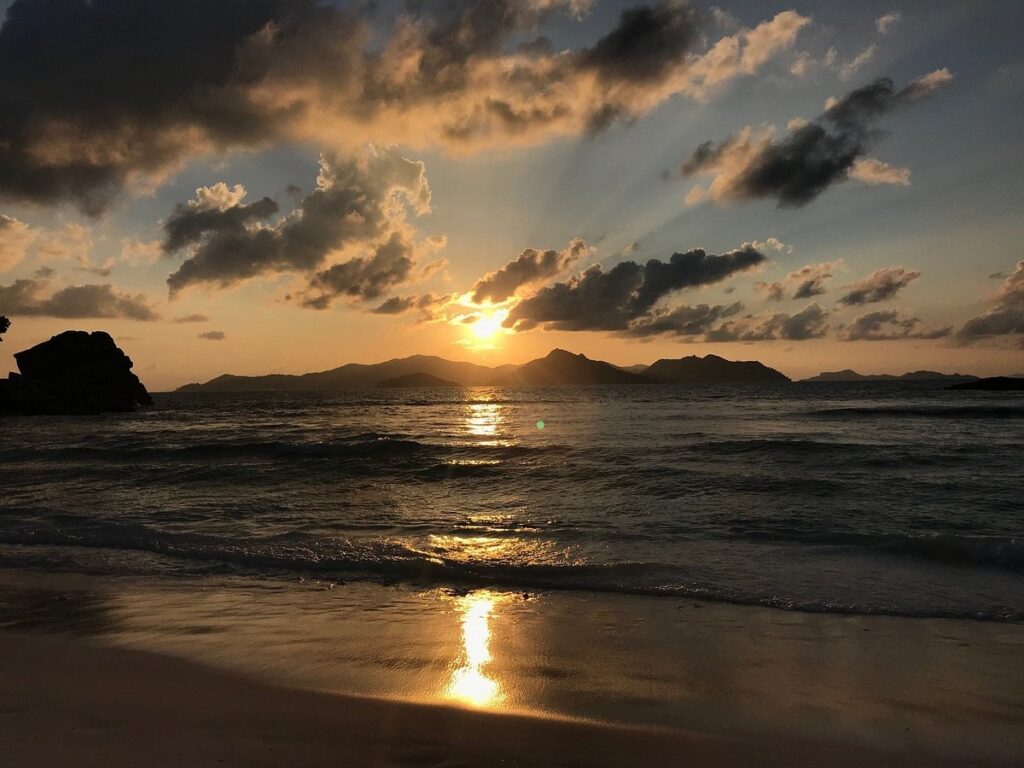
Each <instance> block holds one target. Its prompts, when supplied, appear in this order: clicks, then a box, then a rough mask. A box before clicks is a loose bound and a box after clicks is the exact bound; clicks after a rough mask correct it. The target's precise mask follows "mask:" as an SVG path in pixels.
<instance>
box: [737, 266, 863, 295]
mask: <svg viewBox="0 0 1024 768" xmlns="http://www.w3.org/2000/svg"><path fill="white" fill-rule="evenodd" d="M844 268H845V264H844V263H843V260H842V259H838V260H836V261H825V262H822V263H820V264H806V265H804V266H803V267H800V269H797V270H794V271H792V272H790V273H789V274H788V275H787V276H786V279H785V280H782V281H777V282H774V283H756V284H755V288H756V289H757V290H758V291H760V292H761V293H763V294H765V296H766V298H767V299H768V300H770V301H781V300H782V299H784V298H786V294H787V292H788V291H789V289H790V288H792V294H791V296H790V298H794V299H809V298H811V297H812V296H820V295H821V294H823V293H825V292H826V291H827V290H828V288H827V287H826V286H825V282H826V281H827V280H828V279H829V278H831V277H833V276H834V275H835V273H836V272H837V271H839V270H841V269H844Z"/></svg>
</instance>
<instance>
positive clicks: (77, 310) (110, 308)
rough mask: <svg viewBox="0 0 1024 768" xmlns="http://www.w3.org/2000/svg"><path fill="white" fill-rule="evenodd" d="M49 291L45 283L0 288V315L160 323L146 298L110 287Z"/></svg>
mask: <svg viewBox="0 0 1024 768" xmlns="http://www.w3.org/2000/svg"><path fill="white" fill-rule="evenodd" d="M46 288H47V285H46V283H45V282H40V281H38V280H29V279H23V280H15V281H14V283H12V284H11V285H0V314H5V315H11V316H13V315H30V316H37V317H60V318H69V319H77V318H110V319H114V318H121V319H126V320H157V319H159V318H158V315H157V314H156V312H155V311H154V310H153V308H152V306H151V305H150V304H149V303H148V302H147V300H146V297H145V296H144V295H142V294H137V295H134V296H133V295H130V294H127V293H122V292H120V291H118V290H116V289H115V288H114V287H113V286H112V285H109V284H105V285H71V286H68V287H66V288H61V289H59V290H57V291H55V292H52V293H49V295H47V291H46Z"/></svg>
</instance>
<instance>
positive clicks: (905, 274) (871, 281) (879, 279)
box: [839, 267, 921, 307]
mask: <svg viewBox="0 0 1024 768" xmlns="http://www.w3.org/2000/svg"><path fill="white" fill-rule="evenodd" d="M920 276H921V273H920V272H915V271H913V270H909V269H906V268H904V267H882V268H881V269H876V270H875V271H874V272H872V273H871V274H870V275H868V276H867V277H866V278H864V279H863V280H861V281H860V282H859V283H854V284H853V285H851V286H850V289H849V292H848V293H846V295H844V296H843V297H842V298H841V299H839V303H840V304H846V305H847V306H850V307H855V306H861V305H863V304H874V303H875V302H879V301H886V300H887V299H891V298H892V297H893V296H895V295H896V294H897V293H899V292H900V291H901V290H903V289H904V288H906V287H907V286H908V285H910V283H911V282H913V281H914V280H916V279H917V278H919V277H920Z"/></svg>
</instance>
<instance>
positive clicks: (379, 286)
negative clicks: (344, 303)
mask: <svg viewBox="0 0 1024 768" xmlns="http://www.w3.org/2000/svg"><path fill="white" fill-rule="evenodd" d="M415 264H416V249H415V247H414V246H413V244H412V242H410V241H409V240H407V239H406V238H405V237H404V235H402V234H401V233H399V232H395V233H393V234H392V235H391V238H390V239H389V240H387V241H386V242H384V243H381V244H380V245H378V246H377V248H376V249H375V250H374V252H373V255H372V256H367V257H358V258H353V259H349V260H348V261H346V262H343V263H341V264H335V265H334V266H333V267H330V268H329V269H326V270H324V271H322V272H318V273H317V274H316V275H314V276H313V278H312V280H311V281H310V289H311V291H312V292H313V293H311V294H310V295H307V296H305V297H304V298H303V300H302V305H303V306H305V307H309V308H311V309H326V308H327V307H329V306H330V305H331V303H332V302H333V301H334V299H335V298H337V297H339V296H349V297H352V298H359V299H378V298H380V297H381V296H382V295H383V294H384V293H385V292H386V291H388V290H390V289H391V288H394V287H395V286H396V285H401V284H402V283H404V282H406V281H408V280H409V277H410V276H411V275H412V272H413V267H414V266H415Z"/></svg>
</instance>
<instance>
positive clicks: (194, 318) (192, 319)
mask: <svg viewBox="0 0 1024 768" xmlns="http://www.w3.org/2000/svg"><path fill="white" fill-rule="evenodd" d="M174 322H176V323H208V322H210V318H209V317H208V316H206V315H182V316H181V317H176V318H174Z"/></svg>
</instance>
